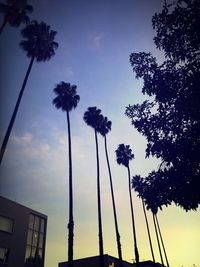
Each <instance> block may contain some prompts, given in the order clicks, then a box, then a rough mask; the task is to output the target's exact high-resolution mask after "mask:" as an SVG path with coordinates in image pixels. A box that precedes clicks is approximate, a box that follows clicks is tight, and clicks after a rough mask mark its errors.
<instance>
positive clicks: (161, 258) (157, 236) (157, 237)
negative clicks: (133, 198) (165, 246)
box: [152, 212, 164, 266]
mask: <svg viewBox="0 0 200 267" xmlns="http://www.w3.org/2000/svg"><path fill="white" fill-rule="evenodd" d="M152 215H153V223H154V228H155V233H156V239H157V244H158V250H159V254H160V260H161V263H162V266H164V261H163V257H162V251H161V246H160V240H159V235H158V228H157V225H156V220H155V214H154V213H153V212H152Z"/></svg>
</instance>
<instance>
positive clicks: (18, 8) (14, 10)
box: [0, 0, 33, 34]
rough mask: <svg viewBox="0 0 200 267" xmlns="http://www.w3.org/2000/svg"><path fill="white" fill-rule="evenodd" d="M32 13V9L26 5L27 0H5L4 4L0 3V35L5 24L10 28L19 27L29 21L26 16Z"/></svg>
mask: <svg viewBox="0 0 200 267" xmlns="http://www.w3.org/2000/svg"><path fill="white" fill-rule="evenodd" d="M32 12H33V7H32V6H31V5H29V4H27V0H6V3H0V13H3V15H4V18H3V23H2V25H1V27H0V34H1V33H2V31H3V29H4V28H5V26H6V24H9V25H10V26H12V27H19V26H20V24H22V23H26V24H27V23H28V22H29V21H30V19H29V17H28V15H27V14H30V13H32Z"/></svg>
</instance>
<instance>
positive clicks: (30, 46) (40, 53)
mask: <svg viewBox="0 0 200 267" xmlns="http://www.w3.org/2000/svg"><path fill="white" fill-rule="evenodd" d="M21 33H22V36H23V37H24V40H23V41H22V42H21V43H20V46H21V47H22V49H23V50H24V51H25V52H26V54H27V57H29V58H30V59H31V60H30V63H29V66H28V70H27V72H26V75H25V78H24V81H23V84H22V87H21V90H20V92H19V95H18V99H17V102H16V105H15V108H14V111H13V114H12V117H11V120H10V123H9V125H8V128H7V131H6V134H5V137H4V140H3V143H2V146H1V151H0V164H1V162H2V159H3V155H4V152H5V149H6V146H7V142H8V139H9V136H10V133H11V130H12V127H13V124H14V122H15V118H16V115H17V111H18V108H19V105H20V102H21V99H22V96H23V93H24V89H25V87H26V83H27V80H28V77H29V74H30V71H31V68H32V66H33V62H34V60H36V61H37V62H40V61H47V60H50V58H51V57H52V56H54V55H55V49H57V48H58V43H56V42H55V41H54V38H55V35H56V31H53V30H51V29H50V26H48V25H47V24H46V23H44V22H41V23H38V22H37V21H32V22H31V23H30V24H28V25H27V26H26V27H25V28H24V29H23V30H22V31H21Z"/></svg>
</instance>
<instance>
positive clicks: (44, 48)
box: [20, 20, 58, 62]
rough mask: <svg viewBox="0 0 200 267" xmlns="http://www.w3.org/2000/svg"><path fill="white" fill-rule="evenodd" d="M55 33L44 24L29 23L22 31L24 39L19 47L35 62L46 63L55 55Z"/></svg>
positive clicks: (56, 44) (56, 45) (56, 46)
mask: <svg viewBox="0 0 200 267" xmlns="http://www.w3.org/2000/svg"><path fill="white" fill-rule="evenodd" d="M56 33H57V32H56V31H53V30H51V28H50V26H49V25H47V24H46V23H45V22H43V21H42V22H40V23H38V22H37V21H36V20H34V21H31V22H30V24H28V25H27V26H26V27H25V28H24V29H23V30H22V31H21V34H22V36H23V37H24V38H25V40H23V41H22V42H20V46H21V47H22V48H23V50H25V51H26V54H27V57H31V58H32V57H34V58H35V59H36V61H38V62H39V61H47V60H49V59H50V58H51V57H52V56H54V55H55V49H57V48H58V43H56V42H54V38H55V35H56Z"/></svg>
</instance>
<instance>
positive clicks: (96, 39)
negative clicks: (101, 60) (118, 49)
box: [89, 33, 105, 49]
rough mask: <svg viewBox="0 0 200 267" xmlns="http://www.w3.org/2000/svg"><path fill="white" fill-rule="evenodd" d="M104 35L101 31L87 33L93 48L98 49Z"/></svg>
mask: <svg viewBox="0 0 200 267" xmlns="http://www.w3.org/2000/svg"><path fill="white" fill-rule="evenodd" d="M104 38H105V35H104V34H103V33H95V34H90V35H89V41H90V44H91V45H92V47H93V48H95V49H99V48H100V47H101V45H102V41H103V40H104Z"/></svg>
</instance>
